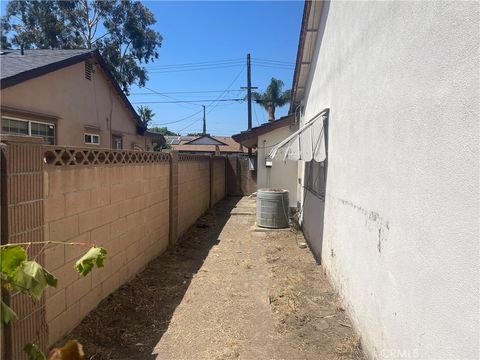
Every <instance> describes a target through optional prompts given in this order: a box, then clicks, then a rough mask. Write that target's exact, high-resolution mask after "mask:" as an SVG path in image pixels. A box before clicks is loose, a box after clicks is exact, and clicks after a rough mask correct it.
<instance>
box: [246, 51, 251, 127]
mask: <svg viewBox="0 0 480 360" xmlns="http://www.w3.org/2000/svg"><path fill="white" fill-rule="evenodd" d="M247 101H248V130H252V72H251V66H250V54H247Z"/></svg>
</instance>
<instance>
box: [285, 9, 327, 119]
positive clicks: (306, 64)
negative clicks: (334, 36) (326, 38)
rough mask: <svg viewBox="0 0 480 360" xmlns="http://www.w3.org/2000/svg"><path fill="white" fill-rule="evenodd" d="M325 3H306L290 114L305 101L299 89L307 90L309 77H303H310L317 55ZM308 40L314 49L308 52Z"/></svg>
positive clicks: (311, 48)
mask: <svg viewBox="0 0 480 360" xmlns="http://www.w3.org/2000/svg"><path fill="white" fill-rule="evenodd" d="M324 3H325V1H312V0H306V1H305V6H304V9H303V18H302V25H301V30H300V38H299V44H298V51H297V60H296V63H295V71H294V75H293V83H292V95H291V98H290V108H289V113H294V112H295V111H296V109H297V107H298V105H300V103H301V101H302V100H303V96H304V95H305V94H304V93H301V95H299V89H305V86H306V81H307V79H308V76H301V75H302V74H303V73H305V74H307V75H308V73H309V72H310V68H311V62H312V60H313V56H314V53H315V50H314V49H315V44H316V42H317V36H318V27H317V23H318V26H319V25H320V23H321V17H322V13H323V7H324ZM317 6H318V11H317ZM312 8H313V11H312ZM309 26H310V28H309ZM309 34H311V36H309ZM307 37H308V39H307ZM307 40H308V42H309V43H311V44H313V47H308V48H309V50H308V51H307V52H306V51H305V43H306V42H307Z"/></svg>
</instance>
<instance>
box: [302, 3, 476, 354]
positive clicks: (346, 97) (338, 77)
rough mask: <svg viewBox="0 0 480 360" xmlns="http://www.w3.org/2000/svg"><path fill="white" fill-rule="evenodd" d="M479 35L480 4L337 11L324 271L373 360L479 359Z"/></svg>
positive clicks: (312, 84) (311, 110)
mask: <svg viewBox="0 0 480 360" xmlns="http://www.w3.org/2000/svg"><path fill="white" fill-rule="evenodd" d="M478 25H479V5H478V3H477V2H459V1H456V2H426V1H425V2H420V1H419V2H332V3H330V4H327V5H326V6H325V9H324V14H323V16H322V24H321V26H320V32H319V37H318V40H317V55H316V56H315V58H314V61H313V64H314V65H313V66H312V70H311V73H310V78H309V84H307V89H308V91H307V93H306V100H305V105H306V107H305V117H304V119H309V118H310V117H311V116H313V115H314V114H316V113H317V112H319V111H320V110H322V109H323V108H327V107H328V108H330V122H329V127H330V129H329V141H330V144H329V168H328V178H327V186H326V193H327V196H326V206H325V218H324V238H323V247H322V262H323V265H324V266H325V268H326V270H327V272H328V274H329V276H330V279H331V280H332V283H333V284H334V285H335V287H336V288H337V289H338V290H339V292H340V293H341V295H342V296H343V297H344V299H345V302H346V305H347V308H348V311H349V312H350V314H351V316H352V318H353V321H354V323H355V326H356V328H357V330H358V331H359V332H360V334H361V336H362V341H363V345H364V347H365V349H366V350H367V352H368V353H369V354H370V356H371V357H372V358H420V359H478V358H479V357H480V355H479V336H480V334H479V255H480V254H479V116H480V112H479V27H478ZM323 27H324V31H323ZM319 221H321V219H320V218H319Z"/></svg>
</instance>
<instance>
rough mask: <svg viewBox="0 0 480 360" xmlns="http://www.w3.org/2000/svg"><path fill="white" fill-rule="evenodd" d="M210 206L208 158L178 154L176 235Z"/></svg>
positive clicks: (183, 231) (182, 231)
mask: <svg viewBox="0 0 480 360" xmlns="http://www.w3.org/2000/svg"><path fill="white" fill-rule="evenodd" d="M209 206H210V159H209V157H207V156H198V155H197V156H195V155H180V156H179V159H178V236H179V237H180V236H181V235H182V234H183V233H185V231H187V229H188V228H189V227H190V226H191V225H193V224H194V223H195V221H196V220H197V219H198V218H199V217H200V216H201V215H202V214H203V213H204V212H205V211H206V210H207V209H208V208H209Z"/></svg>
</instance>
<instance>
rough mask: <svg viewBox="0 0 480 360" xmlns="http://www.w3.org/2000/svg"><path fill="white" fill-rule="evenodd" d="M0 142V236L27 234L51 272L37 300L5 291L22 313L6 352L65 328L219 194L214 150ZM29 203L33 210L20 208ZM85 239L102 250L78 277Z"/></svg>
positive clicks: (221, 167)
mask: <svg viewBox="0 0 480 360" xmlns="http://www.w3.org/2000/svg"><path fill="white" fill-rule="evenodd" d="M2 141H4V144H3V145H2V147H1V155H2V156H1V157H2V161H1V175H2V180H3V181H2V187H1V188H2V197H1V199H2V219H1V223H2V226H1V238H2V243H18V242H24V241H27V240H30V241H32V242H33V244H32V246H31V247H29V249H30V255H31V256H33V255H35V256H37V255H38V256H37V260H38V261H40V262H41V263H42V264H44V265H45V267H46V268H47V269H48V270H50V271H51V272H52V273H53V274H54V275H55V276H56V277H57V278H58V287H57V288H48V289H47V291H46V293H45V295H44V296H43V297H42V300H41V301H39V302H32V301H31V300H30V299H27V298H26V297H12V298H11V299H10V300H11V301H12V304H13V305H14V309H15V310H16V311H17V313H18V314H19V316H20V318H21V321H17V322H15V325H14V326H13V327H11V330H10V331H9V336H8V338H7V336H6V337H5V339H3V340H4V344H3V345H4V346H3V347H4V348H5V349H7V350H5V354H7V355H8V354H11V353H12V352H13V353H20V352H21V346H23V344H24V343H26V342H32V341H33V342H36V343H38V344H40V346H41V347H42V349H43V350H46V348H47V347H48V345H52V344H53V343H55V342H56V341H58V340H60V339H61V338H62V337H64V336H65V335H67V334H68V332H69V331H70V330H72V329H73V328H74V327H75V326H76V325H78V323H80V321H81V320H82V319H83V318H84V317H85V316H86V315H87V314H88V313H89V312H90V311H91V310H93V309H94V308H95V307H96V306H97V305H98V304H99V303H100V301H101V300H102V299H104V298H105V297H107V296H108V295H109V294H111V293H112V292H113V291H114V290H115V289H117V288H118V287H119V286H121V285H122V284H124V283H125V282H127V281H128V280H129V279H131V278H132V277H133V276H135V275H136V274H137V273H138V272H139V271H141V270H142V268H144V267H145V266H146V265H147V264H148V263H149V262H150V261H151V260H152V259H154V258H155V257H157V256H158V255H160V254H161V253H162V252H163V251H164V250H165V249H166V248H167V246H169V245H170V246H172V245H174V244H175V242H176V240H177V239H178V238H179V237H180V236H181V235H182V234H183V233H185V231H187V230H188V228H189V227H190V226H191V225H193V224H194V223H195V221H196V220H197V219H198V217H200V216H201V215H202V214H203V213H204V212H205V211H206V210H207V209H208V208H209V207H210V206H212V205H213V204H215V203H216V202H218V201H219V200H221V199H222V198H223V197H224V196H225V193H226V191H225V189H226V186H225V182H226V179H225V177H226V170H225V159H222V158H220V157H213V158H211V157H209V156H203V155H179V154H176V153H172V154H165V153H153V152H152V153H148V152H135V151H128V150H127V151H125V150H123V151H116V150H105V149H80V148H66V147H58V146H42V144H41V139H37V140H36V141H32V140H28V141H27V140H26V138H24V137H9V138H8V139H4V138H3V137H2ZM32 154H33V155H32ZM32 166H33V167H32ZM32 169H33V170H35V171H36V172H35V171H33V170H32ZM28 179H30V180H31V181H30V180H29V181H27V180H28ZM32 179H33V180H35V181H33V180H32ZM35 189H37V190H38V191H35ZM33 203H35V204H36V205H38V206H37V208H36V210H35V211H33V212H25V211H23V210H22V209H23V206H31V204H33ZM32 214H33V215H32ZM32 216H33V217H32ZM35 216H37V217H38V221H37V222H35V221H34V220H35V219H36V217H35ZM30 234H32V236H30ZM26 236H27V237H26ZM41 241H55V242H60V243H83V244H85V247H81V246H73V245H68V244H67V245H64V244H49V245H48V246H44V245H43V244H35V243H36V242H41ZM92 244H96V245H99V246H103V247H105V248H106V249H107V251H108V255H107V261H106V263H105V267H104V268H102V269H95V270H94V271H93V272H92V273H90V274H89V275H88V276H87V277H80V276H79V275H78V274H77V273H76V271H75V270H74V263H75V261H76V260H77V259H78V258H79V257H80V256H81V255H82V254H84V253H85V252H86V251H87V250H88V248H89V247H90V246H91V245H92ZM24 300H25V301H24ZM32 319H33V320H32ZM23 320H25V321H23ZM2 350H4V349H2Z"/></svg>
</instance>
